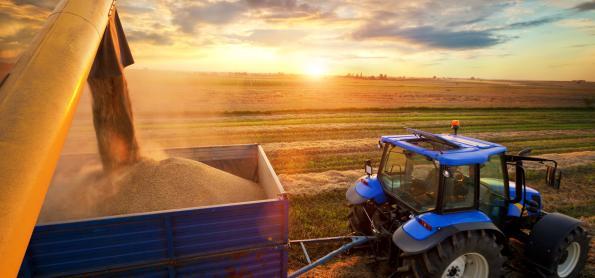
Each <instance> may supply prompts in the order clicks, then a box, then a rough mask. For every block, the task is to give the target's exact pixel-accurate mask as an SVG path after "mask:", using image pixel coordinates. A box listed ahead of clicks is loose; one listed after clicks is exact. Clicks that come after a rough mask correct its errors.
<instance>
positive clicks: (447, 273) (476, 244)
mask: <svg viewBox="0 0 595 278" xmlns="http://www.w3.org/2000/svg"><path fill="white" fill-rule="evenodd" d="M501 251H502V244H500V243H498V241H497V240H496V237H495V235H493V234H492V233H489V232H486V231H484V230H480V231H466V232H461V233H457V234H454V235H452V236H451V237H450V238H447V239H445V240H443V241H442V242H441V243H439V244H438V245H436V246H435V247H433V248H432V249H430V250H428V251H427V252H425V253H422V254H417V255H407V254H405V255H404V257H403V258H402V260H400V263H401V267H399V269H398V270H397V272H400V273H399V274H400V275H399V277H416V278H417V277H444V278H451V277H452V278H454V277H457V278H459V277H478V278H488V277H500V276H501V270H502V266H503V264H504V261H505V259H504V257H503V256H502V253H501Z"/></svg>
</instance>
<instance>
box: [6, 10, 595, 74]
mask: <svg viewBox="0 0 595 278" xmlns="http://www.w3.org/2000/svg"><path fill="white" fill-rule="evenodd" d="M56 3H57V1H55V0H39V1H35V0H9V1H7V0H0V26H1V28H0V61H3V62H8V63H11V62H14V61H15V60H16V58H17V57H18V55H19V53H20V52H21V51H22V50H23V49H24V48H25V47H26V46H27V45H28V42H29V41H30V40H31V39H32V38H33V36H34V35H35V34H36V32H38V30H39V29H40V28H41V26H42V25H43V23H44V20H45V19H46V18H47V16H48V14H49V13H50V12H51V10H52V9H53V7H54V6H55V4H56ZM118 9H119V12H120V16H121V18H122V22H123V25H124V28H125V31H126V33H127V36H128V39H129V42H130V45H131V47H132V51H133V54H134V56H135V59H136V64H135V65H134V66H132V67H133V68H149V69H167V70H185V71H225V72H229V71H233V72H236V71H241V72H244V71H246V72H285V73H297V74H303V73H311V74H346V73H350V72H351V73H356V72H357V73H359V72H363V73H364V74H374V75H377V74H379V73H385V74H388V75H391V76H401V75H405V76H426V77H431V76H434V75H436V76H440V77H442V76H448V77H469V76H476V77H481V78H495V79H539V80H571V79H587V80H595V1H587V2H585V0H582V1H554V0H550V1H487V0H486V1H470V0H467V1H445V0H430V1H376V0H358V1H335V0H331V1H276V0H246V1H180V0H142V1H131V0H130V1H127V0H121V1H118Z"/></svg>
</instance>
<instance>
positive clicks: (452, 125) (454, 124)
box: [450, 120, 461, 135]
mask: <svg viewBox="0 0 595 278" xmlns="http://www.w3.org/2000/svg"><path fill="white" fill-rule="evenodd" d="M460 125H461V123H459V120H452V121H451V122H450V128H452V129H453V130H454V132H455V135H457V131H458V130H459V127H460Z"/></svg>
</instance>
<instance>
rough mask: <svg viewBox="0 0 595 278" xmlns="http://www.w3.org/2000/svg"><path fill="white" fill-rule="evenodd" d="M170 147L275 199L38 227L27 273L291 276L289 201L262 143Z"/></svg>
mask: <svg viewBox="0 0 595 278" xmlns="http://www.w3.org/2000/svg"><path fill="white" fill-rule="evenodd" d="M166 152H167V154H169V155H170V156H175V157H184V158H189V159H194V160H197V161H201V162H204V163H206V164H208V165H211V166H213V167H216V168H219V169H221V170H224V171H227V172H230V173H232V174H235V175H238V176H241V177H243V178H247V179H251V180H253V181H255V182H258V183H259V184H260V185H261V186H262V187H263V189H264V191H265V192H266V195H267V198H266V199H263V200H257V201H250V202H242V203H233V204H222V205H215V206H203V207H193V208H186V209H176V210H167V211H153V212H146V213H139V214H128V215H119V216H111V217H102V218H95V219H85V220H82V221H69V222H61V223H48V224H44V225H38V226H36V227H35V230H34V232H33V235H32V237H31V240H30V242H29V246H28V249H27V252H26V255H25V258H24V260H23V263H22V265H21V269H20V272H19V277H56V276H60V277H62V276H84V277H93V276H94V277H101V276H109V277H114V276H119V277H141V276H142V277H186V276H192V277H197V276H199V277H223V276H225V277H227V276H242V277H243V276H253V277H286V276H287V248H286V247H287V244H288V237H287V235H288V200H287V197H286V194H285V191H284V190H283V187H282V185H281V183H280V182H279V180H278V178H277V175H276V174H275V171H274V170H273V168H272V167H271V165H270V163H269V161H268V159H267V157H266V155H265V153H264V151H263V149H262V147H261V146H259V145H256V144H253V145H234V146H214V147H199V148H180V149H169V150H167V151H166ZM78 158H79V159H78V160H77V161H80V155H79V157H78ZM88 159H96V158H94V157H93V156H88ZM68 161H69V156H64V157H62V159H61V161H60V164H61V165H67V164H68ZM72 161H74V160H72ZM213 186H216V185H213ZM238 194H241V192H238Z"/></svg>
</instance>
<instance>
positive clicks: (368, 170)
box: [364, 159, 372, 176]
mask: <svg viewBox="0 0 595 278" xmlns="http://www.w3.org/2000/svg"><path fill="white" fill-rule="evenodd" d="M364 170H365V171H366V175H368V176H370V175H372V160H369V159H368V160H366V164H365V165H364Z"/></svg>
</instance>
